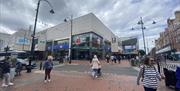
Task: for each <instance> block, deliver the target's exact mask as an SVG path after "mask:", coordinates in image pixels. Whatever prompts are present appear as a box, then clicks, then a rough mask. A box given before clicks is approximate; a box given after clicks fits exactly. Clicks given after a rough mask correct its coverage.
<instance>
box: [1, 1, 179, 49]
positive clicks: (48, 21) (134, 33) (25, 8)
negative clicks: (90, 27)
mask: <svg viewBox="0 0 180 91" xmlns="http://www.w3.org/2000/svg"><path fill="white" fill-rule="evenodd" d="M48 1H49V2H50V3H51V4H52V6H53V8H54V11H55V14H50V13H49V10H50V9H51V7H49V5H48V4H47V3H46V2H44V1H43V2H41V5H40V11H39V16H38V24H37V31H41V30H43V29H45V28H48V27H51V26H54V25H57V24H60V23H62V22H63V19H64V18H65V17H67V16H70V15H71V14H73V16H74V17H75V18H76V17H79V16H82V15H85V14H88V13H91V12H92V13H94V14H95V15H96V16H97V17H98V18H99V19H100V20H101V21H102V22H103V23H104V24H105V25H106V26H107V27H108V28H109V29H111V30H112V31H113V32H114V33H115V34H116V35H117V36H120V37H138V38H139V40H140V41H139V44H140V48H143V46H142V44H143V43H142V33H141V30H140V26H139V25H137V22H138V21H139V19H140V17H143V21H144V23H145V26H146V28H147V29H146V30H145V35H146V40H147V42H148V43H146V44H148V47H150V49H151V48H152V47H153V46H154V39H157V38H158V37H159V33H160V32H162V31H164V28H166V27H167V25H166V20H167V19H168V18H174V12H175V11H176V10H180V0H48ZM37 2H38V0H0V32H4V33H13V32H14V31H18V29H20V28H24V29H28V28H29V26H30V25H34V19H35V9H36V7H37ZM153 20H154V21H156V22H157V23H156V24H155V25H153V24H152V21H153ZM132 27H134V28H135V30H131V28H132Z"/></svg>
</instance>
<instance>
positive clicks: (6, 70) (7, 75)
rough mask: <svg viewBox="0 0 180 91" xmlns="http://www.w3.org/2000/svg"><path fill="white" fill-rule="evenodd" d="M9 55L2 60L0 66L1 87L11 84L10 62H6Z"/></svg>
mask: <svg viewBox="0 0 180 91" xmlns="http://www.w3.org/2000/svg"><path fill="white" fill-rule="evenodd" d="M8 60H9V57H7V58H6V59H5V60H3V67H2V73H3V81H2V87H7V86H12V85H14V84H13V83H11V82H10V64H9V62H8Z"/></svg>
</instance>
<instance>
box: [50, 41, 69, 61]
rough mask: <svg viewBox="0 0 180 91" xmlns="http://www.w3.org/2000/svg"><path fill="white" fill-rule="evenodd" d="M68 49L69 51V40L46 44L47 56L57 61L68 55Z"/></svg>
mask: <svg viewBox="0 0 180 91" xmlns="http://www.w3.org/2000/svg"><path fill="white" fill-rule="evenodd" d="M68 49H69V39H64V40H57V41H54V43H53V42H52V41H51V42H47V51H48V55H49V54H53V56H54V57H55V59H59V58H60V57H64V56H65V55H68Z"/></svg>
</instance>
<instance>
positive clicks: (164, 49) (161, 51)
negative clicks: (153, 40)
mask: <svg viewBox="0 0 180 91" xmlns="http://www.w3.org/2000/svg"><path fill="white" fill-rule="evenodd" d="M168 51H171V47H170V46H167V47H165V48H163V49H161V50H159V51H156V54H159V53H164V52H168Z"/></svg>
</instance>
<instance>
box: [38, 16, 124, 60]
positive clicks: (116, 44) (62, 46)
mask: <svg viewBox="0 0 180 91" xmlns="http://www.w3.org/2000/svg"><path fill="white" fill-rule="evenodd" d="M71 24H72V42H71V37H70V36H71ZM36 38H37V41H38V42H37V44H36V45H35V50H36V51H44V52H45V53H46V55H50V54H52V55H53V56H54V57H55V58H58V57H62V56H65V55H69V49H70V48H71V55H72V59H90V58H91V57H92V56H93V55H94V54H96V55H98V57H99V58H104V57H105V55H106V54H112V53H120V52H121V51H122V46H121V40H120V38H118V37H117V36H116V35H115V34H113V33H112V31H111V30H110V29H109V28H108V27H106V26H105V25H104V24H103V23H102V22H101V21H100V20H99V19H98V18H97V17H96V16H95V15H94V14H93V13H89V14H87V15H84V16H81V17H78V18H75V19H73V21H72V23H71V22H70V21H68V22H64V23H61V24H59V25H56V26H54V27H51V28H48V29H45V30H43V31H40V32H38V33H37V34H36ZM69 44H71V47H70V45H69Z"/></svg>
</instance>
